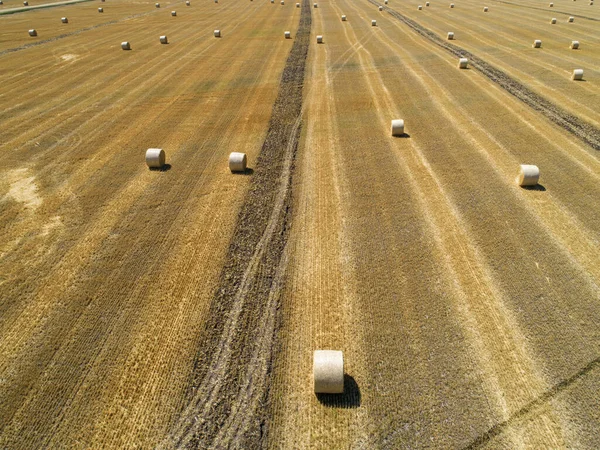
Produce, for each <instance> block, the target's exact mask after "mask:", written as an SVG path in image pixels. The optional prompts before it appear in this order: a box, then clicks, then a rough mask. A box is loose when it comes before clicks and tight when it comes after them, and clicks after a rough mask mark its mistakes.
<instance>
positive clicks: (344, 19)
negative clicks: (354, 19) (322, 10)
mask: <svg viewBox="0 0 600 450" xmlns="http://www.w3.org/2000/svg"><path fill="white" fill-rule="evenodd" d="M345 21H346V16H345V15H343V14H342V22H345Z"/></svg>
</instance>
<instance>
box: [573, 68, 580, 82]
mask: <svg viewBox="0 0 600 450" xmlns="http://www.w3.org/2000/svg"><path fill="white" fill-rule="evenodd" d="M571 80H575V81H581V80H583V69H575V70H574V71H573V75H571Z"/></svg>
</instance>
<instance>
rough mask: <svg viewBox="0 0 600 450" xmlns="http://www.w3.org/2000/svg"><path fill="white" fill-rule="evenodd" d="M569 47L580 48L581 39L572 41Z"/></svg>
mask: <svg viewBox="0 0 600 450" xmlns="http://www.w3.org/2000/svg"><path fill="white" fill-rule="evenodd" d="M569 47H570V48H572V49H573V50H577V49H578V48H579V41H571V45H570V46H569Z"/></svg>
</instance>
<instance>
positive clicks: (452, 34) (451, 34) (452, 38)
mask: <svg viewBox="0 0 600 450" xmlns="http://www.w3.org/2000/svg"><path fill="white" fill-rule="evenodd" d="M448 40H449V41H453V40H454V33H453V32H452V31H449V32H448Z"/></svg>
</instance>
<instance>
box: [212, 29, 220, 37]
mask: <svg viewBox="0 0 600 450" xmlns="http://www.w3.org/2000/svg"><path fill="white" fill-rule="evenodd" d="M213 34H214V35H215V37H216V38H220V37H221V30H215V31H213Z"/></svg>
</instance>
